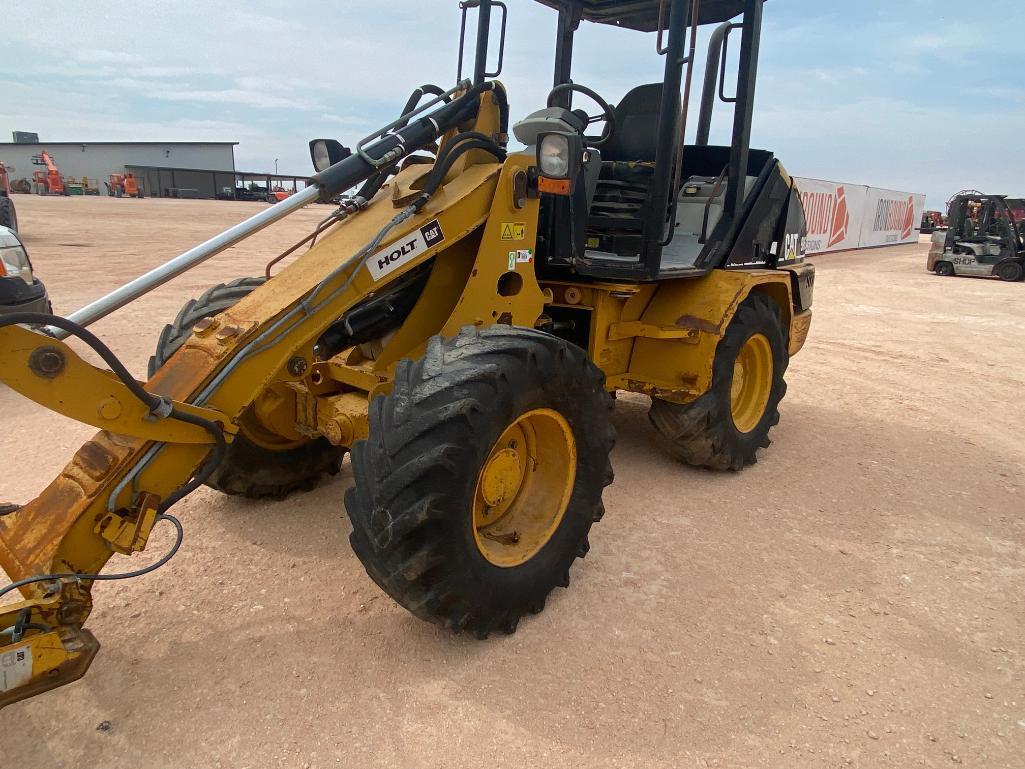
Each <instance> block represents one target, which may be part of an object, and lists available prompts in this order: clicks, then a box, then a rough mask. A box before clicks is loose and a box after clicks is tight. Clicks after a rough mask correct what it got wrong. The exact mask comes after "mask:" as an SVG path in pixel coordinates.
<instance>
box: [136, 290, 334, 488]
mask: <svg viewBox="0 0 1025 769" xmlns="http://www.w3.org/2000/svg"><path fill="white" fill-rule="evenodd" d="M265 282H266V278H239V279H238V280H233V281H232V282H231V283H222V284H220V285H217V286H214V287H213V288H211V289H209V290H208V291H207V292H206V293H204V294H203V295H202V296H201V297H199V298H198V299H192V300H190V301H189V302H187V303H186V304H185V306H184V307H182V309H181V310H180V311H179V312H178V316H177V317H176V318H175V319H174V322H173V323H171V324H170V325H169V326H165V327H164V330H163V331H162V332H161V333H160V338H159V340H158V341H157V350H156V354H155V355H153V357H151V358H150V359H149V375H150V376H151V377H152V376H153V374H155V373H156V371H157V369H159V368H160V367H161V366H163V365H164V363H165V362H166V361H167V359H168V358H170V357H171V356H172V355H173V354H174V353H175V352H176V351H177V350H178V348H180V347H181V346H182V345H183V344H185V341H186V340H187V339H188V338H189V337H190V336H191V335H192V329H193V328H194V327H195V325H196V323H198V322H199V321H200V320H202V319H203V318H209V317H212V316H214V315H218V314H220V313H222V312H224V311H225V310H227V309H228V308H229V307H232V306H233V305H235V304H236V303H237V302H238V301H239V300H240V299H242V298H243V297H245V296H247V295H248V294H250V293H251V292H252V291H253V290H254V289H256V288H259V287H260V286H262V285H263V284H264V283H265ZM344 456H345V449H344V448H341V447H339V446H334V445H332V444H331V443H330V442H328V441H327V440H326V439H324V438H316V439H313V440H311V441H309V442H308V443H303V444H302V445H299V446H295V447H290V448H284V449H281V450H272V449H269V448H265V447H263V446H260V445H258V444H256V443H255V442H253V441H251V440H249V439H248V438H247V437H246V436H245V435H244V434H243V432H239V433H238V435H236V436H235V440H233V441H232V442H231V443H230V444H229V445H228V449H227V453H226V454H225V456H224V461H223V462H221V464H220V466H219V467H218V468H217V469H216V470H214V472H213V473H212V474H211V475H210V477H209V478H208V479H207V481H206V485H207V486H209V487H210V488H212V489H216V490H217V491H220V492H223V493H225V494H230V495H232V496H241V497H248V498H250V499H284V498H285V497H287V496H288V495H289V494H291V493H292V492H295V491H309V490H310V489H312V488H313V487H314V486H316V485H317V484H318V483H319V482H320V480H321V478H323V477H324V476H325V475H335V474H337V473H338V469H339V467H340V466H341V462H342V458H343V457H344Z"/></svg>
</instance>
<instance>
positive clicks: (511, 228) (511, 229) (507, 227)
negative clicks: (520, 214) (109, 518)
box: [501, 222, 527, 240]
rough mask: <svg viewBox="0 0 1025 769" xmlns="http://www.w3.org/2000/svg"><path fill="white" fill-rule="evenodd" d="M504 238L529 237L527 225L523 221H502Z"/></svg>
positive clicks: (519, 238)
mask: <svg viewBox="0 0 1025 769" xmlns="http://www.w3.org/2000/svg"><path fill="white" fill-rule="evenodd" d="M501 235H502V240H523V239H524V238H525V237H527V225H526V224H523V223H521V222H502V233H501Z"/></svg>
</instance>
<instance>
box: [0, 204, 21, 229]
mask: <svg viewBox="0 0 1025 769" xmlns="http://www.w3.org/2000/svg"><path fill="white" fill-rule="evenodd" d="M0 225H3V226H4V227H9V228H10V229H12V230H14V231H15V232H17V231H18V213H17V212H16V211H15V210H14V201H13V200H11V199H10V198H9V197H7V196H6V195H0Z"/></svg>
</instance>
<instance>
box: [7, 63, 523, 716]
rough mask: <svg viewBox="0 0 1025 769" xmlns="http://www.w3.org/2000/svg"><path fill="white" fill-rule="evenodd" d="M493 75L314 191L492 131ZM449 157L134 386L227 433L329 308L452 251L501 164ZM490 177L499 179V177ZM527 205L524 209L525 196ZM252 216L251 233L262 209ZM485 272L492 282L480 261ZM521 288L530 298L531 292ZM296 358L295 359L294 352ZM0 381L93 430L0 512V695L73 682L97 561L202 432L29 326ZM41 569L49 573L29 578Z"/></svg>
mask: <svg viewBox="0 0 1025 769" xmlns="http://www.w3.org/2000/svg"><path fill="white" fill-rule="evenodd" d="M495 88H496V85H495V84H494V83H486V84H484V85H483V86H480V87H474V88H471V89H470V90H469V91H468V92H466V93H465V94H463V95H462V96H460V97H458V98H455V99H453V100H452V102H451V103H449V104H445V105H444V106H442V107H441V108H440V109H439V110H436V111H435V112H433V113H431V114H430V115H428V116H427V117H426V118H422V119H420V120H416V121H415V122H413V121H411V122H410V123H409V125H408V126H405V127H404V128H402V129H400V130H398V131H395V132H393V133H388V134H386V135H384V136H382V137H381V138H380V139H379V140H378V141H377V142H376V143H374V144H371V145H370V146H369V147H368V148H367V150H366V152H365V153H362V154H359V155H353V156H351V157H349V158H347V159H345V160H343V161H341V162H340V163H337V164H336V165H335V166H333V167H332V168H330V169H328V170H327V171H325V172H324V173H322V174H318V176H317V177H315V181H316V182H317V184H318V187H317V188H316V189H317V195H319V196H321V197H323V198H325V199H327V198H330V197H333V196H334V195H336V194H337V193H338V192H339V191H341V190H344V189H347V188H349V187H351V186H353V185H354V184H356V183H358V182H359V181H361V180H362V179H366V178H368V177H370V176H371V175H372V174H374V173H376V172H377V171H378V170H379V168H381V167H382V166H383V165H384V163H385V162H386V163H388V164H389V165H392V164H394V163H396V162H398V161H399V160H401V159H402V157H404V156H405V155H408V154H410V153H412V152H414V151H416V150H417V149H420V148H423V147H426V146H429V145H430V144H431V143H432V142H433V141H434V140H435V139H437V138H439V137H440V136H441V135H442V134H444V133H446V132H449V134H448V136H451V132H453V131H455V130H456V129H457V127H460V128H468V127H472V128H473V129H474V130H475V131H476V132H478V134H480V133H483V134H485V135H487V136H493V137H494V138H495V140H498V139H499V137H501V136H502V134H503V133H504V128H505V126H504V115H505V105H504V93H503V94H501V99H499V98H496V95H495V94H494V93H493V91H494V89H495ZM497 88H500V86H497ZM382 160H383V161H384V162H382ZM438 162H439V163H441V161H440V160H439V161H438ZM459 162H460V164H461V165H460V169H461V170H459V171H458V173H455V172H453V174H451V178H446V180H445V181H444V183H443V184H441V185H440V186H439V187H438V188H437V189H436V190H435V191H434V194H433V195H430V196H429V199H427V198H428V196H425V195H423V194H422V193H419V192H417V188H418V184H419V183H420V181H422V179H423V177H425V176H426V174H425V171H426V172H427V173H429V172H430V170H431V168H430V167H429V166H424V165H413V166H410V167H409V168H406V169H405V170H403V171H401V172H400V173H399V174H398V176H397V177H396V178H395V180H394V182H392V183H391V185H390V187H389V188H388V189H386V190H385V191H382V192H380V193H379V194H378V195H377V196H376V197H375V199H374V200H373V201H371V202H370V204H369V206H368V207H367V208H366V209H365V210H363V211H361V212H360V213H359V214H358V215H355V216H352V217H351V218H348V219H346V220H345V221H344V222H342V223H341V224H339V225H337V226H335V227H333V228H330V229H328V230H327V231H326V232H325V233H324V234H323V235H322V236H321V237H320V238H319V239H318V241H317V243H316V245H315V246H314V247H312V248H311V249H310V250H309V251H307V252H306V253H305V254H304V255H303V256H302V257H300V258H299V259H297V260H296V261H295V262H293V263H292V264H290V265H289V266H288V267H286V268H285V269H284V270H283V271H282V272H281V273H280V274H278V275H276V276H275V277H274V278H273V279H272V280H271V281H269V282H268V283H266V284H265V285H264V286H262V287H261V288H259V289H257V290H256V291H254V292H253V293H252V294H250V295H249V296H248V297H246V298H245V299H243V300H242V301H241V302H239V303H238V304H237V305H235V306H234V307H232V308H231V309H230V310H228V311H226V312H225V313H223V314H221V315H219V316H217V317H216V318H214V319H212V320H211V322H209V323H207V324H205V325H204V326H203V327H202V328H197V329H196V333H195V334H194V336H193V337H192V338H191V339H190V340H188V341H187V342H186V343H185V344H184V345H183V347H182V348H181V349H180V350H179V351H178V352H177V353H175V355H173V356H172V357H171V359H170V360H169V361H168V362H167V363H166V364H165V365H164V366H163V367H162V368H161V369H160V370H159V371H158V372H157V373H156V374H155V375H154V376H153V378H152V379H151V380H150V381H149V382H147V383H146V385H145V389H146V391H147V392H148V393H152V394H156V395H159V396H160V397H161V398H163V399H166V402H167V403H168V406H169V407H173V408H176V409H178V410H179V411H180V412H183V413H188V414H192V415H193V416H198V417H200V418H202V419H206V420H208V421H214V422H217V423H218V424H221V425H223V428H224V436H223V437H224V440H227V441H230V440H231V438H232V435H233V434H234V433H235V432H236V431H237V429H238V428H237V424H238V420H239V418H240V416H241V415H242V413H243V412H245V411H246V409H247V408H249V407H250V405H251V404H253V402H254V400H255V399H256V398H257V397H258V396H259V395H260V394H261V393H262V392H263V391H265V389H266V388H267V387H268V385H269V384H270V383H271V382H276V383H280V382H284V383H286V384H287V383H289V382H295V383H299V382H300V381H301V380H302V373H303V372H304V371H306V370H307V368H308V363H309V362H310V361H313V360H314V353H313V347H314V345H315V344H316V342H317V340H318V339H319V338H320V337H321V335H322V334H323V333H324V331H325V330H326V329H327V328H328V327H329V326H330V325H331V324H332V323H333V322H335V321H336V319H338V318H339V317H341V316H342V315H343V314H344V313H345V312H346V311H348V310H349V309H350V308H352V307H354V306H355V305H356V304H357V303H359V302H360V301H362V300H364V299H366V298H367V297H368V296H369V295H371V294H372V293H373V292H374V291H375V290H378V289H380V288H381V287H382V286H383V285H384V284H386V283H390V282H392V281H394V280H397V279H399V278H400V277H401V276H402V275H404V274H406V273H407V272H409V271H411V270H414V269H416V268H417V267H419V266H421V265H423V264H424V263H426V262H427V261H429V260H431V259H433V258H435V257H436V256H439V255H442V254H448V253H450V252H451V253H457V252H460V250H461V245H460V244H461V243H462V241H463V240H464V239H465V238H467V236H468V235H470V234H471V233H474V232H476V231H477V230H479V228H480V227H481V226H482V225H484V224H485V222H487V221H488V219H489V216H490V215H491V212H492V207H493V205H496V188H498V186H499V178H500V175H502V174H504V173H505V171H503V166H502V164H501V163H500V162H498V161H497V160H496V159H495V158H494V157H491V156H488V155H486V154H484V153H481V152H477V151H474V152H469V153H464V156H463V157H461V158H460V160H459ZM519 173H521V174H522V173H523V170H522V169H520V170H519ZM503 184H504V185H505V187H506V188H507V189H508V190H511V188H512V183H511V182H509V181H506V182H503ZM400 191H401V192H404V193H406V194H408V195H410V196H411V197H413V198H414V199H416V200H417V205H418V206H419V207H414V206H411V205H406V204H405V202H404V201H405V198H402V199H401V200H399V201H395V200H393V199H392V195H389V194H388V193H389V192H391V193H393V194H398V193H399V192H400ZM400 197H401V196H400ZM513 199H514V198H513V195H512V194H511V192H510V193H509V194H508V201H504V199H503V205H505V206H509V207H511V206H512V201H513ZM279 205H283V204H279ZM532 205H533V211H534V213H533V217H534V219H535V220H536V201H534V202H533V203H532ZM274 208H277V206H275V207H274ZM397 210H398V213H396V211H397ZM256 224H257V226H255V227H254V228H253V229H252V230H251V231H255V230H256V229H259V228H260V226H262V221H258V222H257V223H256ZM492 224H493V226H495V227H497V226H499V225H498V223H497V222H494V223H492ZM425 227H436V228H437V231H438V232H439V233H443V237H440V238H438V239H436V240H432V241H431V242H430V243H428V244H426V247H424V248H421V249H419V250H417V251H416V253H414V254H412V258H408V259H407V258H401V259H397V260H396V263H395V265H394V266H392V265H391V264H387V269H384V268H382V266H381V265H382V263H387V262H388V260H389V259H390V258H391V256H392V251H395V250H397V251H399V252H402V248H401V246H402V244H404V243H406V242H407V241H408V240H409V238H410V237H411V235H410V234H411V233H421V232H422V231H423V228H425ZM236 235H238V237H237V239H236V238H235V236H232V238H227V239H221V240H217V242H216V243H213V244H212V245H209V244H204V245H205V246H207V247H206V248H200V249H198V250H196V249H194V250H193V251H194V252H195V253H193V252H189V253H190V254H191V256H190V257H189V259H190V260H191V261H192V263H198V262H199V261H202V260H203V259H205V258H208V257H209V256H210V255H212V253H216V252H217V251H218V250H222V249H223V248H226V247H227V246H228V245H230V244H231V243H232V242H237V241H238V240H241V239H242V238H243V237H245V235H246V233H244V232H241V233H236ZM215 240H216V239H215ZM473 248H474V249H475V248H476V247H475V246H474V247H473ZM464 250H465V249H464ZM382 254H383V255H382ZM439 258H441V257H440V256H439ZM444 258H447V257H444ZM452 258H455V257H452ZM460 258H461V257H460ZM179 259H181V258H180V257H179ZM372 260H373V261H374V263H373V264H371V263H370V262H371V261H372ZM503 264H504V260H503ZM169 265H172V266H170V267H166V269H165V268H160V269H158V270H157V271H154V273H150V274H149V275H148V276H144V279H140V281H142V282H141V283H140V282H139V281H135V282H133V284H129V286H133V285H134V288H132V289H131V290H130V291H127V292H124V291H123V292H121V293H119V292H114V294H112V295H111V297H113V299H111V298H110V297H107V298H105V300H101V301H100V302H98V303H94V304H93V305H90V306H89V307H87V308H85V309H83V310H81V311H79V312H77V313H74V314H73V315H72V316H70V318H69V320H75V322H76V323H77V324H78V325H79V326H84V325H86V324H87V323H90V322H92V321H93V320H95V319H96V318H98V317H102V316H103V315H105V314H107V313H108V312H110V311H112V309H114V308H115V306H121V305H123V304H124V303H126V302H127V301H131V299H132V298H134V297H135V296H138V295H141V293H145V290H148V289H147V288H146V287H147V286H149V287H150V288H151V287H152V286H154V285H159V284H160V283H161V282H164V281H165V280H167V279H169V277H168V274H170V273H173V274H178V272H180V271H181V268H182V264H181V263H180V262H178V261H177V260H172V262H171V263H169ZM186 269H187V267H186ZM504 269H505V268H504V267H502V270H504ZM487 274H488V276H489V278H488V279H489V280H490V279H491V273H490V272H489V273H487ZM491 290H492V291H494V290H495V289H494V288H493V287H492V289H491ZM478 291H479V289H478ZM531 300H532V301H534V302H536V304H537V306H538V308H539V307H540V293H539V292H538V294H537V296H536V297H534V296H531ZM537 312H540V310H539V309H538V310H537ZM65 323H66V322H65ZM64 330H65V331H67V327H65V329H64ZM296 360H302V361H303V362H304V365H303V366H298V365H296V364H295V361H296ZM290 364H292V365H290ZM0 381H3V382H5V383H7V384H9V385H10V386H11V387H12V388H14V389H16V390H18V391H19V392H21V393H23V394H25V395H27V396H28V397H30V398H32V399H33V400H35V401H37V402H39V403H42V404H43V405H46V406H48V407H50V408H53V409H55V410H58V411H60V412H61V413H63V414H66V415H68V416H71V417H73V418H75V419H79V420H80V421H84V422H87V423H89V424H93V425H95V426H97V427H100V428H102V429H101V432H99V433H98V434H97V435H95V436H94V437H93V438H92V439H91V440H90V441H88V442H87V443H86V444H85V445H84V446H82V448H81V449H79V451H78V452H77V453H76V454H75V456H74V457H73V458H72V460H71V462H70V463H69V464H68V465H67V467H66V468H65V469H64V470H63V471H62V472H61V474H60V475H59V476H58V477H57V478H56V479H55V480H54V481H53V482H51V483H50V485H49V486H48V487H47V488H46V489H44V490H43V492H42V493H41V494H40V495H39V496H38V497H37V498H36V499H34V500H32V501H31V502H29V503H28V504H26V505H25V506H24V507H21V508H20V509H17V510H15V511H14V512H11V513H9V514H6V515H0V566H3V568H4V570H5V571H6V572H7V574H8V575H9V576H10V577H11V579H12V580H14V581H15V583H19V582H24V584H20V585H19V587H20V590H21V592H22V594H23V596H24V598H25V600H24V601H22V602H20V603H15V604H9V605H4V606H2V607H0V660H2V661H3V663H4V664H5V665H7V666H8V667H7V668H5V669H6V670H8V672H9V675H8V674H6V673H5V676H6V677H5V678H3V679H0V707H2V706H4V705H6V704H9V703H11V702H14V701H17V700H20V699H24V698H25V697H28V696H32V695H34V694H36V693H38V692H41V691H45V690H48V689H52V688H55V687H57V686H60V685H62V684H65V683H68V682H70V681H74V680H76V679H77V678H78V677H80V676H81V675H82V674H83V673H84V672H85V670H86V668H87V667H88V665H89V663H90V661H91V659H92V657H93V656H94V655H95V653H96V650H97V648H98V644H97V642H96V641H95V639H94V638H93V636H92V635H91V634H90V633H89V632H88V631H87V630H84V629H83V627H82V625H83V623H84V622H85V620H86V618H87V617H88V615H89V611H90V608H91V597H90V590H91V585H92V582H93V581H95V580H96V579H103V578H106V577H107V575H101V571H102V569H103V567H104V565H105V564H106V562H107V560H108V559H109V558H110V556H111V555H112V554H113V553H125V554H130V553H133V552H136V551H139V550H141V549H143V548H144V547H145V545H146V542H147V540H148V537H149V533H150V530H151V529H152V527H153V526H154V525H155V524H156V523H157V522H159V521H160V520H164V519H170V520H171V521H172V522H173V523H175V525H176V526H179V524H178V523H177V522H176V521H174V520H173V518H171V517H170V516H166V515H164V516H161V515H160V514H159V512H158V511H159V510H160V509H161V505H162V504H163V503H164V502H166V500H168V499H169V498H173V497H174V495H175V494H176V492H177V491H179V490H180V489H181V488H182V486H183V484H186V483H187V482H188V481H189V479H190V478H193V476H195V475H197V473H198V472H199V468H200V467H201V466H202V465H203V464H204V460H205V458H206V457H207V456H208V455H209V454H210V450H211V446H212V439H211V437H210V436H209V435H206V436H205V435H204V434H203V432H202V431H201V430H198V429H196V428H195V426H194V425H188V424H183V423H177V422H175V421H174V420H171V419H166V420H160V419H155V418H154V415H153V413H151V412H152V409H150V408H147V407H145V406H143V405H142V404H141V403H139V402H137V400H135V399H133V397H132V393H131V388H129V387H128V386H127V385H126V384H125V383H124V382H119V381H118V379H117V378H116V377H114V376H112V375H110V373H109V372H106V371H103V370H101V369H97V368H95V367H92V366H90V365H89V364H87V363H86V362H84V361H83V360H81V358H79V357H78V356H77V355H76V354H75V353H74V351H73V350H71V349H70V348H68V347H67V346H66V345H64V344H63V343H62V342H59V341H57V340H56V339H54V338H53V336H50V335H46V334H43V333H40V332H38V331H31V330H28V329H25V328H21V327H15V326H7V327H5V328H2V329H0ZM179 542H180V530H179ZM165 558H166V556H165ZM160 562H163V559H162V560H161V561H160ZM158 563H159V562H158ZM45 575H57V576H50V577H46V578H45V579H41V580H40V579H39V578H40V577H42V576H45Z"/></svg>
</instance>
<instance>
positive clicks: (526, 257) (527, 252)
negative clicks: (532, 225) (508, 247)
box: [516, 248, 534, 264]
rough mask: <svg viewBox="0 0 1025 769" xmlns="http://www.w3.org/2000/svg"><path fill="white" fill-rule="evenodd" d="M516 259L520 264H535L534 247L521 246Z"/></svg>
mask: <svg viewBox="0 0 1025 769" xmlns="http://www.w3.org/2000/svg"><path fill="white" fill-rule="evenodd" d="M516 261H517V262H519V263H520V264H533V263H534V249H532V248H521V249H520V250H519V251H517V252H516Z"/></svg>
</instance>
